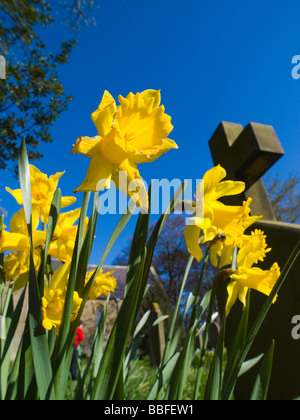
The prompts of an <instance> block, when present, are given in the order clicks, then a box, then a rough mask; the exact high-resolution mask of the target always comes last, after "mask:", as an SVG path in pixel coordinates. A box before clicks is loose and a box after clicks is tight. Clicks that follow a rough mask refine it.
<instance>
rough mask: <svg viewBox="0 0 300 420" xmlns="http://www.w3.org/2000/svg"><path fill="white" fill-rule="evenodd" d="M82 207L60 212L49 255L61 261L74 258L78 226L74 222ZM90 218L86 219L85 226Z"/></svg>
mask: <svg viewBox="0 0 300 420" xmlns="http://www.w3.org/2000/svg"><path fill="white" fill-rule="evenodd" d="M80 212H81V209H76V210H71V211H69V212H67V213H60V215H59V217H58V222H57V225H56V227H55V230H54V234H53V237H52V240H51V242H50V246H49V251H48V253H49V255H51V257H53V258H57V259H58V260H60V261H68V260H69V259H70V258H72V255H73V249H74V245H75V239H76V234H77V229H78V226H74V223H75V222H76V221H77V220H78V219H79V217H80ZM87 223H88V218H86V220H85V227H86V225H87Z"/></svg>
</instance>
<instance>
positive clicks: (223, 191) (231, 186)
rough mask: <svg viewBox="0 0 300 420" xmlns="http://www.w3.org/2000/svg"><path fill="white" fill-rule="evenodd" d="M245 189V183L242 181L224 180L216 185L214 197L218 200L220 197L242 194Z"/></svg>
mask: <svg viewBox="0 0 300 420" xmlns="http://www.w3.org/2000/svg"><path fill="white" fill-rule="evenodd" d="M244 190H245V183H244V182H240V181H223V182H220V183H219V184H217V185H216V187H215V188H214V192H213V194H212V198H213V199H214V200H218V198H220V197H225V196H228V195H237V194H241V193H242V192H243V191H244Z"/></svg>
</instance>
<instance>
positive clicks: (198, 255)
mask: <svg viewBox="0 0 300 420" xmlns="http://www.w3.org/2000/svg"><path fill="white" fill-rule="evenodd" d="M200 232H201V227H200V226H197V225H193V224H191V225H188V226H186V228H185V231H184V236H185V243H186V247H187V249H188V251H189V253H190V254H191V255H192V256H193V257H194V258H195V259H196V260H197V261H198V262H200V261H201V259H202V258H203V252H202V250H201V248H200V245H199V238H200Z"/></svg>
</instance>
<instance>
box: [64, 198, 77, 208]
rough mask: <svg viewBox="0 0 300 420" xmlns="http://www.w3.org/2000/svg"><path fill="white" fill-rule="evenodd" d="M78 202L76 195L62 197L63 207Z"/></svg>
mask: <svg viewBox="0 0 300 420" xmlns="http://www.w3.org/2000/svg"><path fill="white" fill-rule="evenodd" d="M75 202H76V198H75V197H61V208H65V207H68V206H71V205H72V204H74V203H75Z"/></svg>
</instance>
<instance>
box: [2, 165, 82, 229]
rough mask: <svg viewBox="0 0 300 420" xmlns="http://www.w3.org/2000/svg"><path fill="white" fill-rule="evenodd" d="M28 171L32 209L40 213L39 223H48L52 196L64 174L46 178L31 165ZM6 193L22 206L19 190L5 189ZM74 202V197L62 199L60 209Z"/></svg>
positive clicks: (59, 173)
mask: <svg viewBox="0 0 300 420" xmlns="http://www.w3.org/2000/svg"><path fill="white" fill-rule="evenodd" d="M29 169H30V182H31V197H32V198H31V199H32V209H33V210H34V209H39V211H40V213H41V221H42V222H43V223H48V217H49V212H50V207H51V203H52V199H53V194H54V192H55V190H56V188H57V184H58V181H59V178H61V176H62V175H63V174H64V172H58V173H56V174H55V175H51V176H50V177H49V178H48V177H47V175H46V174H43V173H42V172H41V171H40V170H39V169H37V168H36V167H35V166H33V165H29ZM6 191H8V192H9V193H10V194H12V195H13V196H14V197H15V199H16V201H17V203H18V204H20V205H23V198H22V192H21V190H20V189H17V190H11V189H10V188H8V187H6ZM75 201H76V198H75V197H62V198H61V207H62V208H64V207H67V206H70V205H71V204H73V203H75Z"/></svg>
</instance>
